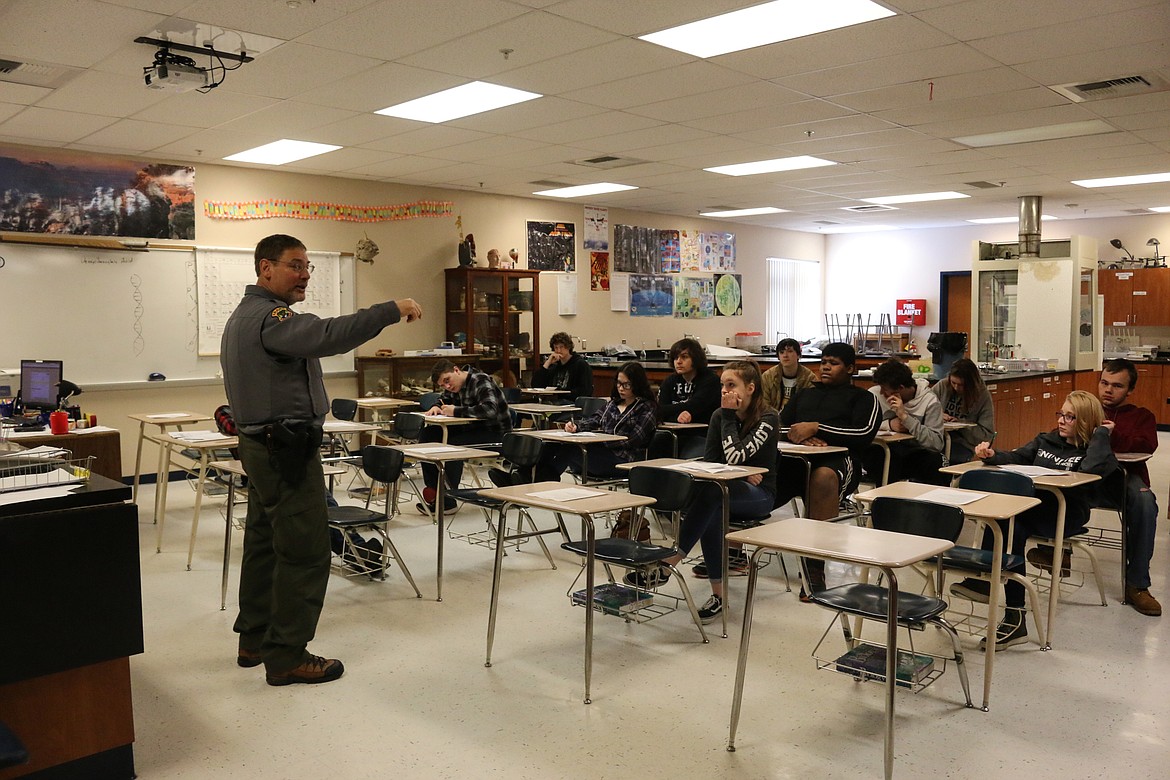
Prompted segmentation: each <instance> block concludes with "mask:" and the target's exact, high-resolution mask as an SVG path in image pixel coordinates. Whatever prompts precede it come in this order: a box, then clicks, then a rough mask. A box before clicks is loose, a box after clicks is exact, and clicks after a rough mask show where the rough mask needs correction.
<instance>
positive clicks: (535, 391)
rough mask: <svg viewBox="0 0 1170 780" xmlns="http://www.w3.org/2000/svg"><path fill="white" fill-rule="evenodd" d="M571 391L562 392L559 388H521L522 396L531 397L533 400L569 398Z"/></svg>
mask: <svg viewBox="0 0 1170 780" xmlns="http://www.w3.org/2000/svg"><path fill="white" fill-rule="evenodd" d="M570 392H571V391H570V390H562V389H560V388H559V387H522V388H520V395H530V396H532V397H533V398H556V397H558V396H567V395H569V394H570Z"/></svg>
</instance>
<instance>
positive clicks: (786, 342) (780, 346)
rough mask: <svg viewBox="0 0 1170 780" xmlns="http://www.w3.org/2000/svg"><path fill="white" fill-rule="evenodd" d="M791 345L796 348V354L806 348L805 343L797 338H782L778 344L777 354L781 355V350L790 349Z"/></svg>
mask: <svg viewBox="0 0 1170 780" xmlns="http://www.w3.org/2000/svg"><path fill="white" fill-rule="evenodd" d="M789 347H791V348H792V349H795V350H796V354H798V355H799V354H800V353H801V352H802V351H803V349H804V347H803V345H802V344H801V343H800V342H799V341H797V340H796V339H780V343H779V344H777V345H776V354H777V355H779V354H780V353H781V352H783V351H784V350H786V349H788V348H789Z"/></svg>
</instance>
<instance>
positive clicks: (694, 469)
mask: <svg viewBox="0 0 1170 780" xmlns="http://www.w3.org/2000/svg"><path fill="white" fill-rule="evenodd" d="M638 466H648V467H649V468H659V469H672V470H674V471H683V472H686V473H687V474H690V475H691V476H692V477H694V478H695V479H698V480H702V481H705V482H714V483H715V484H716V485H718V486H719V490H720V492H721V493H722V494H723V610H722V611H721V613H720V614H721V615H722V625H723V638H724V639H726V638H727V611H728V609H730V607H731V588H729V587H728V581H729V580H730V579H731V576H730V571H729V570H728V566H727V557H728V556H727V533H728V531H729V530H730V527H731V495H730V493H729V492H728V488H727V483H728V482H731V481H733V480H737V479H744V478H746V477H750V476H751V475H752V474H767V473H768V470H767V469H764V468H760V467H759V466H728V465H726V464H723V463H709V462H707V461H695V460H680V459H678V458H654V459H653V460H636V461H633V462H631V463H622V464H620V465H619V466H618V468H620V469H625V470H626V471H629V470H630V469H633V468H637V467H638ZM711 467H721V468H720V469H719V470H704V469H705V468H708V469H710V468H711Z"/></svg>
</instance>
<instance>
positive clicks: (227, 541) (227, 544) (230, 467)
mask: <svg viewBox="0 0 1170 780" xmlns="http://www.w3.org/2000/svg"><path fill="white" fill-rule="evenodd" d="M210 465H211V468H213V469H215V470H216V472H218V473H219V475H220V476H223V477H226V479H227V486H228V494H227V517H226V518H225V522H224V533H223V580H222V582H221V584H220V588H219V608H220V609H221V610H224V609H227V586H228V561H229V559H230V558H231V552H232V527H233V526H234V525H235V519H234V514H235V507H236V479H235V477H246V476H248V475H247V474H246V473H245V472H244V464H243V463H241V462H240V461H238V460H213V461H212V462H211V464H210ZM324 469H325V476H326V477H329V478H330V480H332V479H333V477H335V476H337V475H338V474H344V473H345V469H344V468H343V467H341V466H333V465H330V464H328V463H326V464H325V467H324Z"/></svg>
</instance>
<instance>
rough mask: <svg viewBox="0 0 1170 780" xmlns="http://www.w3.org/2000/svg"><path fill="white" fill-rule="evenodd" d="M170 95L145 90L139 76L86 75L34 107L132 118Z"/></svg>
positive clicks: (167, 92)
mask: <svg viewBox="0 0 1170 780" xmlns="http://www.w3.org/2000/svg"><path fill="white" fill-rule="evenodd" d="M173 94H174V93H173V92H170V91H167V90H162V89H147V87H146V84H145V83H143V81H142V77H141V76H139V75H135V76H130V75H125V76H119V75H114V74H112V73H100V72H97V71H89V72H86V73H82V74H81V75H79V76H78V77H77V78H75V79H73V80H72V81H70V82H69V83H68V84H66V85H65V86H63V87H61V88H59V89H55V90H53V94H51V95H49V96H48V97H45V98H43V99H42V100H40V101H39V102H38V103H37V105H38V106H40V107H41V108H55V109H59V110H61V111H80V112H82V113H85V114H101V115H103V116H133V115H134V114H136V113H138V112H139V111H142V110H144V109H146V108H148V107H150V106H154V105H157V104H158V103H161V102H162V101H163V100H166V99H167V98H168V97H170V96H172V95H173Z"/></svg>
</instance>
